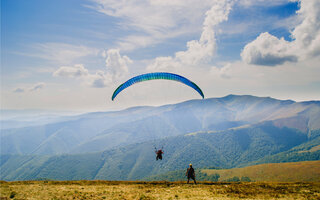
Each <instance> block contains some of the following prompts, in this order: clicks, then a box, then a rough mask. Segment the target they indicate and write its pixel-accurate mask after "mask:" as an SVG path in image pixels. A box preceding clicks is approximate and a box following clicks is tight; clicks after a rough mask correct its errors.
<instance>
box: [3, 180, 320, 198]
mask: <svg viewBox="0 0 320 200" xmlns="http://www.w3.org/2000/svg"><path fill="white" fill-rule="evenodd" d="M0 188H1V190H0V192H1V193H0V199H10V196H11V197H12V198H13V199H138V200H147V199H320V183H319V182H315V183H310V182H308V183H302V182H301V183H209V182H201V183H200V184H198V185H193V184H189V185H187V184H186V183H185V182H184V183H183V182H128V181H121V182H120V181H19V182H1V187H0Z"/></svg>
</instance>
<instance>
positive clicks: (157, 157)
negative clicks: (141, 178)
mask: <svg viewBox="0 0 320 200" xmlns="http://www.w3.org/2000/svg"><path fill="white" fill-rule="evenodd" d="M155 149H156V150H155V153H156V154H157V156H156V160H159V159H160V160H162V154H163V153H164V152H163V150H162V149H163V147H162V148H161V149H159V150H157V148H155Z"/></svg>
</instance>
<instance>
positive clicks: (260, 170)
mask: <svg viewBox="0 0 320 200" xmlns="http://www.w3.org/2000/svg"><path fill="white" fill-rule="evenodd" d="M202 172H203V173H206V174H208V175H211V174H219V175H220V178H219V180H221V181H224V180H227V179H229V178H232V177H234V176H237V177H240V178H241V177H243V176H245V177H249V178H250V179H251V180H252V181H271V182H297V181H314V182H320V161H319V160H318V161H304V162H292V163H269V164H261V165H253V166H249V167H244V168H233V169H222V170H215V169H205V170H202Z"/></svg>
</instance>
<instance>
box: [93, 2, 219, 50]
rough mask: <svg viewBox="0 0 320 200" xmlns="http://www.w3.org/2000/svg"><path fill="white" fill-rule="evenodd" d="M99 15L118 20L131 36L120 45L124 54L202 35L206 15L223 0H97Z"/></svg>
mask: <svg viewBox="0 0 320 200" xmlns="http://www.w3.org/2000/svg"><path fill="white" fill-rule="evenodd" d="M93 1H94V2H95V3H96V5H95V6H94V7H92V6H91V7H92V8H93V9H95V10H97V11H98V12H101V13H104V14H106V15H109V16H113V17H116V18H118V19H120V20H119V25H120V27H122V28H123V30H126V31H127V30H128V29H130V30H131V32H128V35H126V36H125V37H123V38H121V39H119V40H118V41H117V44H118V47H119V48H120V49H121V50H133V49H136V48H140V47H146V46H149V45H152V44H157V43H160V42H162V41H164V40H166V39H169V38H175V37H179V36H182V35H188V34H195V33H198V32H199V31H201V21H202V20H203V17H204V13H205V12H206V11H207V10H209V9H210V8H211V7H212V6H213V5H215V4H216V3H217V2H220V0H214V1H212V0H202V1H201V3H199V1H197V0H175V1H171V0H132V1H118V0H93Z"/></svg>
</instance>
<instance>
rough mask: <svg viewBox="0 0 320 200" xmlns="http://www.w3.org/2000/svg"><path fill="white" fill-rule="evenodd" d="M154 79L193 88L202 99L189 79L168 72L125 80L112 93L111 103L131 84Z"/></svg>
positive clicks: (197, 87)
mask: <svg viewBox="0 0 320 200" xmlns="http://www.w3.org/2000/svg"><path fill="white" fill-rule="evenodd" d="M156 79H165V80H172V81H178V82H181V83H183V84H185V85H187V86H189V87H191V88H193V89H194V90H196V91H197V92H198V93H199V94H200V95H201V97H202V98H204V94H203V92H202V90H201V89H200V88H199V86H197V85H196V84H195V83H194V82H192V81H190V80H189V79H187V78H185V77H183V76H180V75H178V74H173V73H168V72H155V73H148V74H142V75H139V76H135V77H133V78H131V79H129V80H127V81H126V82H124V83H123V84H121V85H120V86H119V87H118V88H117V89H116V90H115V91H114V92H113V95H112V98H111V99H112V101H113V100H114V99H115V98H116V96H117V95H118V94H119V93H120V92H121V91H122V90H124V89H126V88H127V87H129V86H131V85H133V84H136V83H139V82H143V81H149V80H156Z"/></svg>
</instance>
